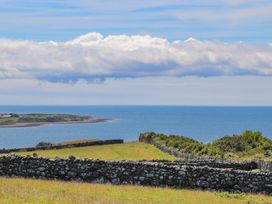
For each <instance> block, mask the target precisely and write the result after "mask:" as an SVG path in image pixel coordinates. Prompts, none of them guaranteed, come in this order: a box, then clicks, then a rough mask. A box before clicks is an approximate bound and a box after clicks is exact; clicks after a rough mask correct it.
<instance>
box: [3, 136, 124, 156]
mask: <svg viewBox="0 0 272 204" xmlns="http://www.w3.org/2000/svg"><path fill="white" fill-rule="evenodd" d="M121 143H124V140H122V139H113V140H95V141H90V142H79V143H74V144H63V145H62V144H58V145H52V146H44V147H26V148H13V149H0V153H3V154H5V153H11V152H21V151H24V152H29V151H36V150H48V149H64V148H71V147H86V146H92V145H107V144H121Z"/></svg>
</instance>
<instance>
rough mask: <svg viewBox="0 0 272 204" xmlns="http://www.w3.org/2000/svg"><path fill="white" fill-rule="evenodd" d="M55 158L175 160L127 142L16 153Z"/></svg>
mask: <svg viewBox="0 0 272 204" xmlns="http://www.w3.org/2000/svg"><path fill="white" fill-rule="evenodd" d="M34 152H35V153H36V154H38V156H43V157H49V158H55V157H61V158H67V157H69V156H71V155H72V156H75V157H78V158H93V159H105V160H143V159H146V160H151V159H166V160H175V159H177V158H176V157H174V156H171V155H169V154H167V153H164V152H162V151H160V150H159V149H157V148H156V147H154V146H152V145H150V144H145V143H142V142H128V143H124V144H112V145H96V146H88V147H75V148H65V149H58V150H40V151H33V152H18V153H17V154H20V155H33V153H34Z"/></svg>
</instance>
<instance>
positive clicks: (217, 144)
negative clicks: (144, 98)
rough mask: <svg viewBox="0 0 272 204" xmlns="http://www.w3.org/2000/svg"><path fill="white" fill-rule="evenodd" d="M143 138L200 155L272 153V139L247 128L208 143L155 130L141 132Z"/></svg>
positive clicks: (224, 155)
mask: <svg viewBox="0 0 272 204" xmlns="http://www.w3.org/2000/svg"><path fill="white" fill-rule="evenodd" d="M141 140H142V141H151V140H153V141H155V142H158V143H160V144H161V145H164V146H167V147H171V148H174V149H177V150H178V151H180V152H182V153H188V154H194V155H200V156H216V157H220V158H230V159H237V158H239V157H243V156H244V157H245V156H252V157H254V158H263V157H270V156H271V155H272V141H271V140H270V139H268V138H266V137H264V136H263V135H262V133H261V132H258V131H257V132H254V131H249V130H247V131H245V132H243V133H242V134H240V135H232V136H224V137H222V138H219V139H217V140H215V141H213V142H211V143H208V144H203V143H201V142H199V141H197V140H194V139H192V138H189V137H184V136H177V135H164V134H157V133H154V132H146V133H143V134H141V135H140V141H141Z"/></svg>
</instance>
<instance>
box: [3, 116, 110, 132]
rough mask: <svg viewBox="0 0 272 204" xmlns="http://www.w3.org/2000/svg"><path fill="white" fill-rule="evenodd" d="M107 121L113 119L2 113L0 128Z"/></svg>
mask: <svg viewBox="0 0 272 204" xmlns="http://www.w3.org/2000/svg"><path fill="white" fill-rule="evenodd" d="M107 121H111V119H108V118H94V117H92V116H80V115H72V114H45V113H29V114H16V113H0V128H11V127H32V126H41V125H50V124H71V123H98V122H107Z"/></svg>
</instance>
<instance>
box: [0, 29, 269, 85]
mask: <svg viewBox="0 0 272 204" xmlns="http://www.w3.org/2000/svg"><path fill="white" fill-rule="evenodd" d="M188 75H192V76H206V77H208V76H225V75H227V76H233V75H264V76H265V75H267V76H269V75H272V47H271V44H269V43H266V44H265V43H262V44H251V43H242V42H239V43H238V42H237V43H216V42H210V41H198V40H195V39H192V38H191V39H188V40H186V41H179V40H177V41H173V42H170V41H168V40H167V39H163V38H157V37H152V36H149V35H132V36H127V35H110V36H106V37H104V36H102V35H101V34H100V33H88V34H86V35H82V36H79V37H78V38H76V39H73V40H71V41H67V42H54V41H48V42H36V41H26V40H10V39H0V79H27V78H31V79H38V80H47V81H56V82H72V81H78V80H81V79H83V80H88V81H94V80H103V79H105V78H124V77H133V78H137V77H146V76H176V77H182V76H188Z"/></svg>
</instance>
